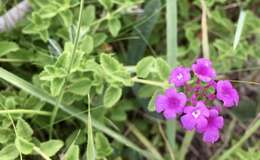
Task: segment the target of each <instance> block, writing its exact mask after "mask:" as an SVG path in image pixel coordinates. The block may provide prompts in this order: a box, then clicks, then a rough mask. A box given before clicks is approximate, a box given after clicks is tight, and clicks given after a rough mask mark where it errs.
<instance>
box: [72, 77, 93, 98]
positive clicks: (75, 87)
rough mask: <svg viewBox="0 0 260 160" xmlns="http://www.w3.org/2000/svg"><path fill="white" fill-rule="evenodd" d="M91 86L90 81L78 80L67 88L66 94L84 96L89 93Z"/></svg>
mask: <svg viewBox="0 0 260 160" xmlns="http://www.w3.org/2000/svg"><path fill="white" fill-rule="evenodd" d="M91 86H92V81H91V80H90V79H88V78H84V79H79V80H77V81H75V82H73V83H72V84H71V85H70V86H69V87H68V90H67V91H68V92H71V93H74V94H76V95H81V96H85V95H87V94H88V93H89V91H90V88H91Z"/></svg>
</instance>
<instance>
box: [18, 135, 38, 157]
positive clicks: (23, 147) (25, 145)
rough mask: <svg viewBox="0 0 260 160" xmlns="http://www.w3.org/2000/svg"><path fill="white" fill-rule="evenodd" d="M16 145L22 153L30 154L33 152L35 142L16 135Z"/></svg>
mask: <svg viewBox="0 0 260 160" xmlns="http://www.w3.org/2000/svg"><path fill="white" fill-rule="evenodd" d="M15 146H16V148H17V149H18V150H19V151H20V152H21V153H23V154H25V155H28V154H31V153H32V152H33V147H34V144H33V143H30V142H29V141H27V140H26V139H24V138H22V137H16V139H15Z"/></svg>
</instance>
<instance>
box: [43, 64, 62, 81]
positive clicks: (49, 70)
mask: <svg viewBox="0 0 260 160" xmlns="http://www.w3.org/2000/svg"><path fill="white" fill-rule="evenodd" d="M66 75H67V73H66V70H65V69H64V68H60V67H59V68H58V67H55V66H53V65H47V66H46V67H45V68H44V71H43V72H42V73H41V74H40V79H41V80H46V81H51V80H53V79H55V78H63V77H65V76H66Z"/></svg>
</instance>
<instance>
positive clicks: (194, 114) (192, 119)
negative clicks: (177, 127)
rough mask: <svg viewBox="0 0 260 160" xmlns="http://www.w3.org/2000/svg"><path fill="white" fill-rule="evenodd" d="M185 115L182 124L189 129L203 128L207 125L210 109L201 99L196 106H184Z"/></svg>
mask: <svg viewBox="0 0 260 160" xmlns="http://www.w3.org/2000/svg"><path fill="white" fill-rule="evenodd" d="M184 113H186V114H185V115H184V116H182V117H181V123H182V126H183V127H184V128H185V129H187V130H192V129H194V128H195V129H196V130H198V131H200V130H202V129H203V128H204V127H205V126H207V123H208V122H207V117H208V116H209V110H208V108H207V107H206V106H205V104H204V103H203V102H202V101H199V102H198V103H197V105H196V107H192V106H187V107H185V108H184Z"/></svg>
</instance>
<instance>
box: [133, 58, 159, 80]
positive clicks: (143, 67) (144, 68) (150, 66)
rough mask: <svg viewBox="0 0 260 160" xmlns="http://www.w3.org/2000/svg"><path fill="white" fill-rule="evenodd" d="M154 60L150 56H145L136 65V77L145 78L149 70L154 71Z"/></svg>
mask: <svg viewBox="0 0 260 160" xmlns="http://www.w3.org/2000/svg"><path fill="white" fill-rule="evenodd" d="M155 63H156V61H155V58H154V57H152V56H149V57H145V58H143V59H142V60H141V61H139V62H138V63H137V65H136V74H137V76H138V77H141V78H147V77H148V75H149V74H150V73H151V72H154V71H155V70H154V65H155Z"/></svg>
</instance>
